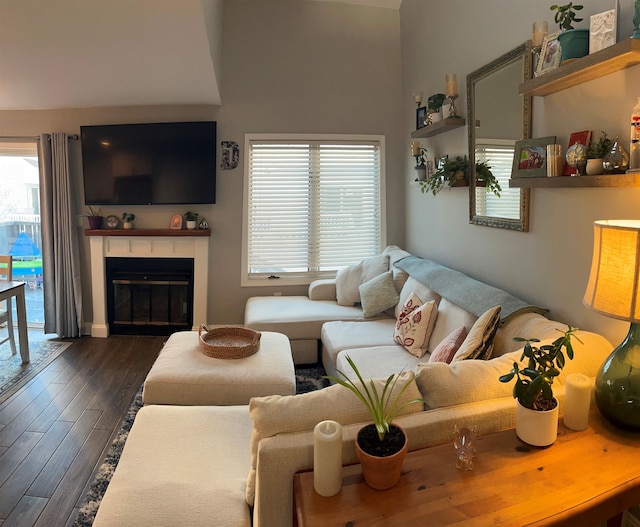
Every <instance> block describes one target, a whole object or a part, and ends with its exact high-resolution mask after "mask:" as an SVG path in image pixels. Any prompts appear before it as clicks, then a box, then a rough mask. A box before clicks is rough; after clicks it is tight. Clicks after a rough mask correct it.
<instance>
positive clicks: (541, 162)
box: [511, 135, 556, 179]
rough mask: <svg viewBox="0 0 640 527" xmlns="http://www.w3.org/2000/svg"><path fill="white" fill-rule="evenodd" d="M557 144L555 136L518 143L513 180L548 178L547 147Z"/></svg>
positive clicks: (514, 156)
mask: <svg viewBox="0 0 640 527" xmlns="http://www.w3.org/2000/svg"><path fill="white" fill-rule="evenodd" d="M555 142H556V136H555V135H551V136H548V137H538V138H536V139H522V140H520V141H516V146H515V150H514V153H513V167H512V168H511V179H516V178H525V177H547V145H551V144H553V143H555Z"/></svg>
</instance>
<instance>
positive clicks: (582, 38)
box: [549, 2, 589, 62]
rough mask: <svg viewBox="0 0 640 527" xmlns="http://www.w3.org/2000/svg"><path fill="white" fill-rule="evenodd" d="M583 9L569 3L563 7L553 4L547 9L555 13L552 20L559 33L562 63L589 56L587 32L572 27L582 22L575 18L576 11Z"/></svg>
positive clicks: (578, 5) (580, 19)
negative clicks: (556, 25)
mask: <svg viewBox="0 0 640 527" xmlns="http://www.w3.org/2000/svg"><path fill="white" fill-rule="evenodd" d="M583 7H584V6H582V5H580V4H574V3H573V2H569V3H568V4H564V5H559V4H553V5H552V6H551V7H550V8H549V9H551V11H555V13H554V16H553V19H554V20H555V22H556V24H558V27H559V28H560V31H561V33H560V34H559V35H558V41H559V42H560V47H561V48H562V62H565V61H567V60H570V59H578V58H580V57H584V56H585V55H588V54H589V30H588V29H575V28H574V27H573V24H574V23H578V22H582V20H583V19H582V18H578V17H577V16H576V11H581V10H582V9H583Z"/></svg>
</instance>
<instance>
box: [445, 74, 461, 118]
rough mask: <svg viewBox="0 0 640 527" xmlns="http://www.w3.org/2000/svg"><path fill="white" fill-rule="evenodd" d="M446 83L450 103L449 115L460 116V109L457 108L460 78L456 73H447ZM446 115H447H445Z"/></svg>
mask: <svg viewBox="0 0 640 527" xmlns="http://www.w3.org/2000/svg"><path fill="white" fill-rule="evenodd" d="M445 83H446V86H447V89H446V92H447V98H446V99H445V100H448V101H449V103H450V106H449V117H458V111H457V110H456V99H457V98H458V80H457V78H456V74H455V73H447V74H446V75H445ZM445 117H446V116H445Z"/></svg>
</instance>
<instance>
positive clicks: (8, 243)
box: [0, 139, 44, 328]
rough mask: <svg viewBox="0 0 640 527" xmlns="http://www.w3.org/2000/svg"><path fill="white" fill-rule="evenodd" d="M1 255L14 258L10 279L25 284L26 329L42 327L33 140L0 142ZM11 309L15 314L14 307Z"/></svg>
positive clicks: (37, 207)
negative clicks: (11, 277)
mask: <svg viewBox="0 0 640 527" xmlns="http://www.w3.org/2000/svg"><path fill="white" fill-rule="evenodd" d="M0 254H9V255H11V256H12V257H13V279H14V280H20V281H23V282H26V283H27V287H26V288H25V293H26V304H27V321H28V323H29V327H36V328H42V327H44V307H43V306H44V302H43V292H42V240H41V231H40V179H39V175H38V148H37V143H36V142H35V140H34V141H28V142H25V141H24V140H23V141H10V140H2V139H0ZM13 309H14V312H15V303H14V306H13ZM14 320H17V318H16V317H15V316H14Z"/></svg>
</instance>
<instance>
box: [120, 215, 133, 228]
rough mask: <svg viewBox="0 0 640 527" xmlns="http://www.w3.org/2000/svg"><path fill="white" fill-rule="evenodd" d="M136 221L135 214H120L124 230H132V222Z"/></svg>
mask: <svg viewBox="0 0 640 527" xmlns="http://www.w3.org/2000/svg"><path fill="white" fill-rule="evenodd" d="M135 219H136V215H135V214H131V213H130V212H123V213H122V226H123V227H124V228H125V229H133V220H135Z"/></svg>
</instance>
